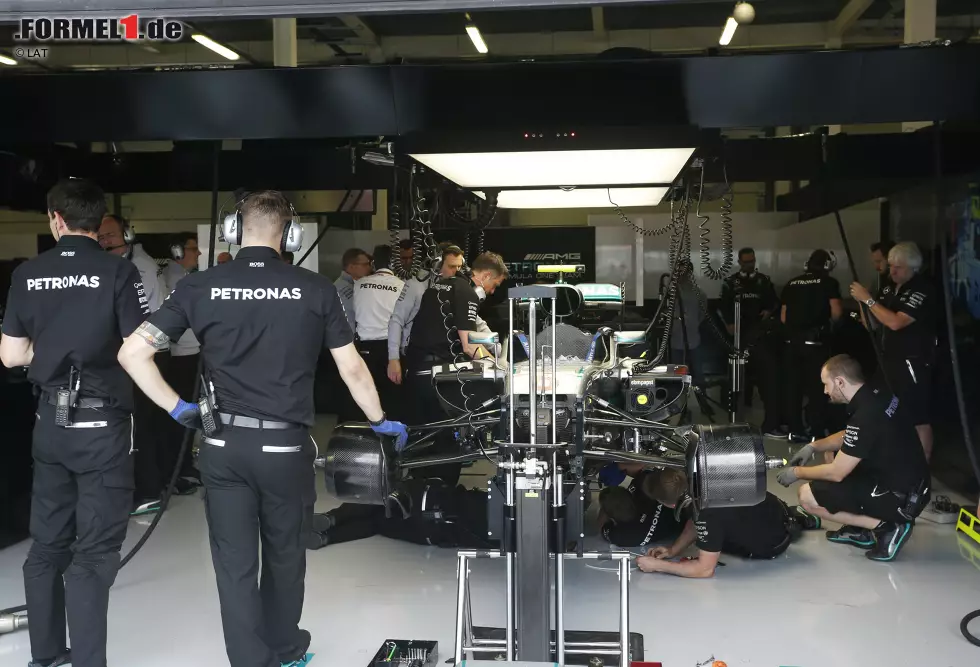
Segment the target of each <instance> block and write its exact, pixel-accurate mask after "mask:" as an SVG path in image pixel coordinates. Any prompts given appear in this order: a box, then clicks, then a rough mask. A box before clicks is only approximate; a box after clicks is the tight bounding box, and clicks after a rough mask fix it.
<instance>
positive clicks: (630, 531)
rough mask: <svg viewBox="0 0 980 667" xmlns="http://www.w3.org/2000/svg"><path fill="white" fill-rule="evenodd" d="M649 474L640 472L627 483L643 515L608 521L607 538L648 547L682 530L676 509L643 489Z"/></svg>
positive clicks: (620, 543)
mask: <svg viewBox="0 0 980 667" xmlns="http://www.w3.org/2000/svg"><path fill="white" fill-rule="evenodd" d="M648 474H649V473H646V472H642V473H640V474H639V475H637V476H636V477H634V478H633V479H632V481H630V484H629V486H628V487H626V488H627V490H628V491H629V492H630V494H632V496H633V502H634V503H635V504H636V510H637V513H638V514H639V518H637V520H636V521H633V522H630V523H617V522H616V521H613V520H612V519H610V520H609V521H607V522H606V523H605V525H603V526H602V536H603V538H605V540H606V541H607V542H610V543H611V544H616V545H619V546H621V547H645V546H647V545H648V544H650V543H652V542H659V541H661V540H665V539H668V538H672V537H677V536H678V535H679V534H680V532H681V524H680V522H679V521H678V520H677V519H676V518H675V517H674V510H672V509H670V508H669V507H665V506H664V505H663V503H658V502H657V501H656V500H653V499H652V498H650V497H649V496H647V494H645V493H643V490H642V489H643V478H644V477H645V476H646V475H648Z"/></svg>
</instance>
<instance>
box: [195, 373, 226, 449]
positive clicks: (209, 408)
mask: <svg viewBox="0 0 980 667" xmlns="http://www.w3.org/2000/svg"><path fill="white" fill-rule="evenodd" d="M197 407H198V410H200V411H201V432H202V433H204V435H205V436H207V437H209V438H210V437H211V436H212V435H214V434H215V433H217V432H218V431H220V430H221V426H220V422H219V421H218V419H217V414H218V413H217V409H218V401H217V400H215V397H214V383H213V382H211V381H209V380H208V379H207V378H206V377H205V376H204V375H202V376H201V400H199V401H198V402H197Z"/></svg>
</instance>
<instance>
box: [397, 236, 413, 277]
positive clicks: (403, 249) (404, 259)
mask: <svg viewBox="0 0 980 667" xmlns="http://www.w3.org/2000/svg"><path fill="white" fill-rule="evenodd" d="M398 259H399V261H400V262H401V267H402V270H404V271H410V270H411V268H412V260H413V259H415V248H414V247H413V244H412V239H402V240H401V241H399V242H398Z"/></svg>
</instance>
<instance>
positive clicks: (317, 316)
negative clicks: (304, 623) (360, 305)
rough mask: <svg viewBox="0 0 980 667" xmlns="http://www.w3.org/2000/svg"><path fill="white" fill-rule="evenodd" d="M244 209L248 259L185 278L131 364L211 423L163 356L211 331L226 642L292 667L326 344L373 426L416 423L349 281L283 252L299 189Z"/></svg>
mask: <svg viewBox="0 0 980 667" xmlns="http://www.w3.org/2000/svg"><path fill="white" fill-rule="evenodd" d="M239 214H240V219H241V220H242V225H243V229H242V233H243V235H244V238H243V241H242V247H241V250H240V251H239V252H238V257H237V258H236V261H234V262H230V263H228V264H226V265H223V266H218V267H214V268H212V269H209V270H207V271H202V272H199V273H194V274H191V275H189V276H187V277H186V278H184V279H183V280H181V281H180V282H179V283H178V284H177V289H176V290H174V292H173V294H171V295H170V298H169V299H167V301H166V303H165V304H164V306H163V307H162V308H161V309H160V310H159V311H157V312H156V313H154V314H153V315H152V316H151V317H150V319H149V320H147V321H146V322H144V323H143V324H142V325H141V326H140V327H139V328H138V329H137V331H136V332H135V335H133V336H132V337H130V338H129V339H128V340H127V342H126V343H125V344H124V345H123V347H122V349H121V350H120V352H119V361H120V362H121V363H122V364H123V367H124V368H125V369H126V372H128V373H129V374H130V375H131V376H132V377H133V379H134V380H135V381H136V382H137V384H139V385H140V386H141V387H142V389H143V391H144V392H146V394H147V396H149V397H150V398H151V399H152V400H153V402H154V403H156V404H157V405H158V406H160V407H161V408H163V409H164V410H167V411H168V412H169V413H170V416H171V417H173V418H174V419H175V420H177V421H179V422H180V423H181V424H183V425H185V426H192V427H196V428H201V427H202V416H201V411H200V408H199V406H198V405H195V404H190V403H187V402H185V401H184V400H183V399H182V398H181V397H180V396H178V394H177V392H175V391H174V390H173V389H172V388H171V387H170V386H169V385H168V384H167V383H166V382H164V380H163V378H162V377H161V376H160V373H159V371H158V369H157V367H156V365H155V364H153V361H152V360H153V355H154V353H155V352H156V350H159V349H162V348H163V347H165V346H166V345H167V344H168V342H169V341H170V340H175V339H177V338H179V337H180V336H181V335H182V334H183V333H184V331H186V330H187V329H191V330H192V331H194V334H195V335H196V336H197V338H198V340H200V341H201V354H202V355H203V357H204V368H205V369H206V371H205V372H206V375H207V388H208V391H207V395H208V396H207V401H208V403H209V404H210V405H216V409H215V410H214V411H213V412H212V413H211V414H212V415H213V416H214V421H215V423H216V424H217V425H218V427H219V430H218V431H217V432H211V435H210V436H206V437H204V438H203V439H202V445H201V453H200V466H201V478H202V480H203V482H204V487H205V490H206V495H205V508H206V511H207V518H208V527H209V530H210V537H211V555H212V559H213V561H214V566H215V575H216V579H217V584H218V595H219V599H220V602H221V616H222V625H223V628H224V635H225V646H226V650H227V654H228V658H229V661H230V662H231V665H232V667H279V665H280V663H286V664H304V663H303V661H304V656H305V654H306V651H307V649H308V648H309V645H310V633H309V632H307V631H305V630H300V629H299V626H298V623H299V620H300V615H301V613H302V608H303V596H304V581H303V580H304V575H305V571H306V549H305V548H304V547H305V534H306V531H307V530H308V529H309V526H310V521H311V519H312V516H313V503H314V501H315V498H316V491H315V488H314V468H313V461H314V458H315V456H316V454H315V449H316V447H315V444H314V443H313V441H312V439H311V438H310V433H309V430H310V428H311V427H312V426H313V422H314V410H313V377H314V369H315V367H316V361H317V357H318V356H319V355H320V351H321V349H322V348H323V347H327V348H329V350H330V353H331V356H332V357H333V358H334V359H335V360H336V362H337V366H338V367H339V369H340V374H341V376H342V378H343V380H344V382H345V383H347V385H348V386H349V387H350V388H351V392H352V393H353V394H354V397H355V399H356V400H357V401H358V404H359V405H360V406H361V409H362V410H363V411H364V413H365V414H366V415H367V417H368V419H370V420H371V428H372V429H374V430H375V431H376V432H378V433H382V434H387V435H392V436H395V437H396V439H397V440H396V444H395V448H396V449H397V450H400V449H401V448H402V447H404V445H405V442H406V441H407V438H408V434H407V431H406V429H405V426H404V425H402V424H400V423H397V422H392V421H388V420H387V419H386V418H385V415H384V412H383V410H382V409H381V404H380V402H379V401H378V394H377V392H376V391H375V389H374V383H373V382H372V380H371V374H370V373H369V372H368V370H367V367H366V366H365V365H364V361H363V360H362V359H361V357H360V355H359V354H358V353H357V349H356V348H355V347H354V344H353V336H352V334H351V331H350V327H349V326H348V325H347V323H346V320H345V317H344V312H343V309H342V307H341V305H340V299H339V298H338V296H337V290H336V288H335V287H334V286H333V285H332V284H331V283H330V281H329V280H327V279H325V278H323V277H322V276H320V275H319V274H316V273H312V272H310V271H306V270H304V269H301V268H299V267H295V266H290V265H289V264H286V263H285V262H283V261H282V260H281V258H280V252H281V251H283V250H284V249H285V248H284V247H283V244H284V234H283V232H284V225H287V224H289V225H292V224H295V222H294V221H292V217H293V209H292V207H291V206H290V204H289V202H288V201H287V200H286V198H285V197H284V196H283V195H282V194H281V193H279V192H272V191H263V192H256V193H253V194H251V195H247V196H246V197H244V199H243V200H242V201H241V202H240V204H239ZM260 541H261V551H262V553H261V561H260V555H259V545H260ZM260 562H261V574H260ZM260 577H261V586H260V585H259V580H260Z"/></svg>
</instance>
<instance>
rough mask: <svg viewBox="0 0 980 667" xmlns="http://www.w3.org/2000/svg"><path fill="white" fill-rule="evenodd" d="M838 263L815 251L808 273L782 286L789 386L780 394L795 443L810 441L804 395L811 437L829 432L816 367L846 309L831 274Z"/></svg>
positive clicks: (809, 261)
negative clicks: (807, 433)
mask: <svg viewBox="0 0 980 667" xmlns="http://www.w3.org/2000/svg"><path fill="white" fill-rule="evenodd" d="M835 264H836V262H835V260H834V258H833V256H832V255H831V254H830V253H829V252H827V251H826V250H814V251H813V252H812V253H811V254H810V258H809V259H808V260H807V262H806V273H804V274H803V275H801V276H797V277H796V278H793V279H792V280H790V281H789V282H788V283H787V284H786V287H784V288H783V294H782V298H781V300H782V303H783V308H782V313H781V315H780V320H781V321H782V323H783V325H784V327H785V333H786V349H785V355H786V360H785V369H786V380H787V386H786V387H785V389H784V392H783V396H784V397H785V400H786V403H785V404H784V405H785V412H784V417H785V418H786V420H787V422H788V425H789V431H790V438H791V439H792V440H793V442H809V440H810V437H807V436H806V435H805V433H806V428H804V424H803V399H804V397H805V398H806V400H807V408H806V426H808V427H809V433H810V436H811V437H813V438H822V437H823V436H825V435H827V433H826V429H827V397H826V396H824V394H823V387H821V386H820V382H819V381H818V378H819V377H820V367H821V366H822V365H823V363H824V362H825V361H827V358H828V357H829V356H830V331H831V327H832V326H833V324H834V323H836V322H837V321H838V320H840V318H841V315H842V314H843V312H844V307H843V305H842V303H841V296H840V284H839V283H838V282H837V281H836V280H835V279H834V278H831V277H830V272H831V271H832V270H833V268H834V265H835Z"/></svg>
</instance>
